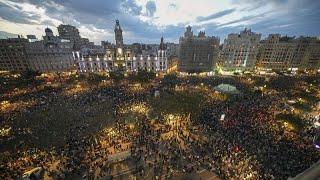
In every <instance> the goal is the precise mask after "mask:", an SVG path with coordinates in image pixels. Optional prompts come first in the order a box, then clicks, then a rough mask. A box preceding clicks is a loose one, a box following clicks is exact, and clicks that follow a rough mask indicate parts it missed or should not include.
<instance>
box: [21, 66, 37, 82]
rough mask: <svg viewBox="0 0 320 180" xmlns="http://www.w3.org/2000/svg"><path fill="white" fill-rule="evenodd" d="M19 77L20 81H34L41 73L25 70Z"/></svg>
mask: <svg viewBox="0 0 320 180" xmlns="http://www.w3.org/2000/svg"><path fill="white" fill-rule="evenodd" d="M20 75H21V78H22V79H25V80H34V79H35V78H36V77H37V76H40V75H41V73H40V72H39V71H34V70H32V69H26V70H25V71H22V72H21V74H20Z"/></svg>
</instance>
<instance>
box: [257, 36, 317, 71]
mask: <svg viewBox="0 0 320 180" xmlns="http://www.w3.org/2000/svg"><path fill="white" fill-rule="evenodd" d="M258 60H259V65H260V66H261V67H263V68H264V69H273V70H288V69H289V68H299V69H317V68H319V66H320V41H319V39H317V38H314V37H299V38H295V37H287V36H283V37H281V35H280V34H270V35H269V37H268V38H267V39H266V40H263V41H261V47H260V49H259V55H258Z"/></svg>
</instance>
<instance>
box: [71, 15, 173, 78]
mask: <svg viewBox="0 0 320 180" xmlns="http://www.w3.org/2000/svg"><path fill="white" fill-rule="evenodd" d="M115 35H116V36H115V37H116V45H114V46H110V47H107V48H106V50H105V52H104V53H95V54H89V55H88V54H86V55H84V54H82V53H81V52H80V51H76V52H73V58H74V61H75V64H76V66H77V69H78V71H79V72H81V73H86V72H110V71H115V70H122V71H129V72H130V71H138V70H140V69H144V70H147V71H155V72H158V71H166V70H167V66H168V60H167V51H166V46H165V44H164V42H163V38H161V43H160V47H159V49H158V51H157V54H156V55H154V54H144V53H142V54H134V53H133V50H132V49H131V48H130V47H129V46H126V45H124V44H123V37H122V29H121V27H120V23H119V21H118V20H117V21H116V26H115Z"/></svg>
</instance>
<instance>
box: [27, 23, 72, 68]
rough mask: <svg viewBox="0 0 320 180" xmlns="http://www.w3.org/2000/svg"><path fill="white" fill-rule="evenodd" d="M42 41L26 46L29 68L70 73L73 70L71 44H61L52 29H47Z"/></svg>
mask: <svg viewBox="0 0 320 180" xmlns="http://www.w3.org/2000/svg"><path fill="white" fill-rule="evenodd" d="M45 33H46V35H45V36H43V40H42V41H36V42H30V43H28V44H27V45H26V54H27V56H28V64H29V68H30V69H33V70H37V71H41V72H59V71H69V70H72V68H73V57H72V48H71V45H70V42H61V39H60V38H59V37H57V36H54V35H53V32H52V30H51V29H49V28H46V29H45Z"/></svg>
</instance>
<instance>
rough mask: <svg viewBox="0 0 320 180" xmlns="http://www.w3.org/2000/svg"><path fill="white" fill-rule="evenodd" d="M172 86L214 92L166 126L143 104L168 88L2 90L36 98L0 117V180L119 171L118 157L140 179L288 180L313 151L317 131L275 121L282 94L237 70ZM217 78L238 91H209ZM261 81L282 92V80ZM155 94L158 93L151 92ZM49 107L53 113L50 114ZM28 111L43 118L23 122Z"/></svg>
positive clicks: (98, 175)
mask: <svg viewBox="0 0 320 180" xmlns="http://www.w3.org/2000/svg"><path fill="white" fill-rule="evenodd" d="M287 82H288V83H289V85H292V84H290V83H295V82H294V81H287ZM179 83H180V84H181V85H182V86H184V87H185V88H183V92H184V91H186V93H188V91H194V88H192V87H194V86H203V87H206V88H207V89H206V90H207V91H208V89H211V90H209V91H210V92H207V91H206V93H212V94H215V95H213V96H212V95H210V96H207V95H205V98H206V100H205V101H203V102H201V104H197V105H190V106H192V107H194V108H198V109H199V112H198V114H192V116H191V118H190V115H189V114H182V115H181V117H180V118H179V119H176V121H175V122H173V123H168V121H167V120H166V119H165V118H166V117H167V116H166V115H164V114H163V112H157V111H152V112H153V113H156V114H157V115H154V117H156V118H154V120H152V121H151V119H150V115H149V114H148V113H149V111H148V110H147V109H152V108H153V107H152V106H150V104H148V102H149V101H150V100H153V101H157V98H158V99H159V98H161V96H162V94H166V93H169V94H173V95H174V94H175V93H177V91H175V90H174V89H172V88H166V87H164V86H162V85H161V83H160V82H156V83H153V85H150V86H148V87H146V88H144V89H143V88H142V90H139V91H130V87H129V86H128V85H123V84H114V85H108V86H105V87H103V88H101V87H90V88H88V90H87V91H86V92H82V93H74V94H71V95H70V94H68V95H62V94H63V93H62V91H63V90H64V89H63V88H61V87H58V88H43V89H40V90H39V89H38V90H34V91H32V93H28V94H25V95H23V96H13V97H10V98H11V99H10V100H11V101H15V100H20V101H21V100H22V101H24V100H25V101H30V100H32V101H33V102H37V103H36V105H33V106H32V107H24V109H22V110H15V111H14V112H10V113H7V112H6V113H2V114H1V125H9V126H12V133H11V135H12V136H11V137H1V144H2V145H3V146H2V147H1V148H0V150H1V164H0V170H1V172H2V173H1V175H0V178H1V179H14V178H17V177H22V175H23V173H24V172H25V171H27V170H30V169H32V168H35V167H41V168H42V169H43V172H44V176H47V177H51V178H53V179H57V178H66V177H82V178H89V177H94V178H106V177H113V176H118V175H119V174H120V175H121V170H119V167H118V166H117V167H115V165H114V164H121V165H123V167H127V169H128V170H130V171H132V174H135V175H136V176H138V177H141V178H146V179H147V178H150V177H151V176H152V177H153V178H159V179H161V178H162V179H163V178H168V177H172V176H175V175H181V174H188V173H197V172H200V170H202V169H204V170H207V171H210V172H213V173H215V174H216V175H217V176H218V177H220V178H222V179H287V178H288V177H293V176H295V175H297V174H299V173H301V172H302V171H304V170H305V169H307V168H308V167H310V166H311V165H312V164H313V163H315V162H316V161H317V160H318V159H319V158H320V153H319V151H317V150H316V149H315V148H314V147H313V145H312V137H313V136H314V135H315V134H316V133H318V132H317V130H316V129H314V128H308V129H304V130H302V131H300V132H292V131H287V130H286V128H285V127H284V125H283V123H282V122H279V121H278V120H277V119H275V113H276V112H280V111H283V110H282V109H281V107H282V106H281V104H283V96H284V94H283V93H281V92H280V93H274V94H271V95H267V96H266V95H264V96H262V95H261V93H260V92H254V91H252V89H253V87H252V85H250V83H249V82H248V80H247V79H246V78H242V79H241V78H238V77H237V78H220V77H215V78H201V79H199V78H195V77H192V78H183V79H182V80H181V81H180V82H179ZM220 83H226V84H232V85H234V86H235V87H236V88H237V89H238V90H239V91H241V92H242V93H241V94H238V95H233V96H230V97H229V96H228V99H227V100H226V99H225V98H221V95H220V94H219V93H218V92H215V90H213V88H212V87H214V86H216V85H218V84H220ZM277 83H278V84H277ZM270 84H272V86H274V87H278V88H280V89H282V90H284V89H285V88H282V86H284V84H283V81H279V82H277V81H272V83H270ZM292 87H293V85H292ZM155 91H159V92H160V97H157V98H155V97H154V92H155ZM180 91H181V90H180ZM179 93H180V92H179ZM181 103H184V102H183V100H182V101H181ZM53 107H54V108H53ZM177 108H179V107H178V105H177ZM52 109H53V110H52ZM57 109H58V110H61V112H52V111H54V110H57ZM46 113H47V114H46ZM59 113H60V114H65V117H66V118H65V119H55V116H53V115H54V114H59ZM39 114H45V115H44V116H40V115H39ZM49 114H50V116H48V115H49ZM222 114H224V118H223V119H222V118H221V115H222ZM31 116H35V118H37V117H38V118H43V119H41V120H38V121H32V120H31V119H32V118H29V117H31ZM97 116H99V117H97ZM60 117H61V116H60ZM35 118H33V119H35ZM19 121H21V122H19ZM26 129H29V130H26ZM122 152H129V153H128V156H126V157H125V158H123V157H121V158H120V159H117V158H115V159H112V158H111V157H115V156H117V155H118V154H119V153H122ZM118 161H119V162H118ZM124 169H125V168H124Z"/></svg>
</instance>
